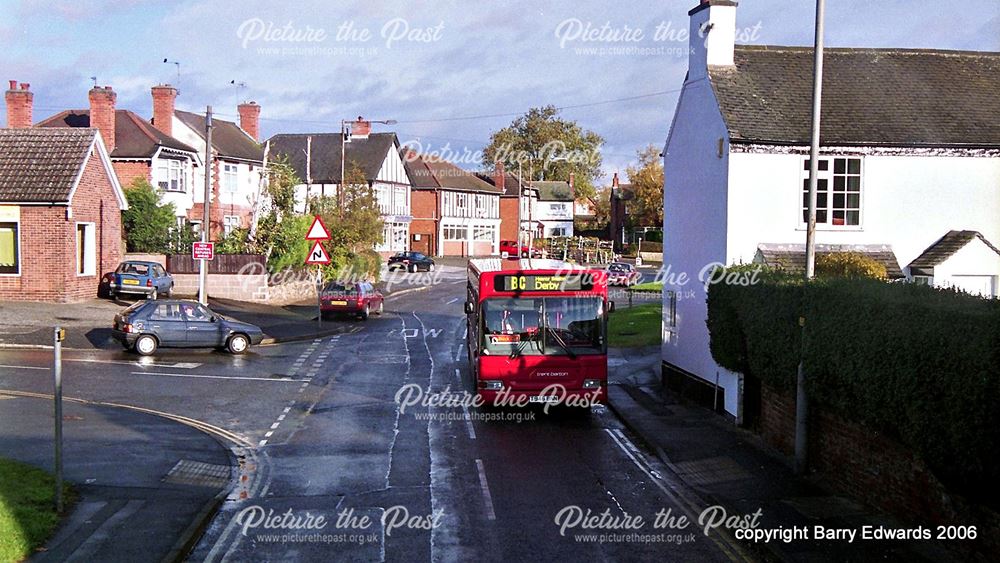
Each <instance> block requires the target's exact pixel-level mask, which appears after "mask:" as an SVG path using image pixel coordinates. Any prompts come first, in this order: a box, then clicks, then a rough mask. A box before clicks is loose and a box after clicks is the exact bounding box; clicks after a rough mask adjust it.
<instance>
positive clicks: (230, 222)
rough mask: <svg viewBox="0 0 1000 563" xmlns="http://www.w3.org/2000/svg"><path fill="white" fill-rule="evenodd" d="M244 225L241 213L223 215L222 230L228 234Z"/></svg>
mask: <svg viewBox="0 0 1000 563" xmlns="http://www.w3.org/2000/svg"><path fill="white" fill-rule="evenodd" d="M241 226H242V221H240V216H239V215H224V216H223V217H222V232H223V234H226V235H228V234H229V233H231V232H233V230H235V229H237V228H239V227H241Z"/></svg>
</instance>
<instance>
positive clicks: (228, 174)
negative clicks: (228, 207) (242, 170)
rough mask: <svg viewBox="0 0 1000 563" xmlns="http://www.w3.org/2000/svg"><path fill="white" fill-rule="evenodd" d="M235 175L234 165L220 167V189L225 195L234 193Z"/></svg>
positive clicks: (235, 185)
mask: <svg viewBox="0 0 1000 563" xmlns="http://www.w3.org/2000/svg"><path fill="white" fill-rule="evenodd" d="M236 179H237V175H236V165H235V164H223V165H222V189H223V191H225V192H227V193H231V194H232V193H236V187H237V182H236Z"/></svg>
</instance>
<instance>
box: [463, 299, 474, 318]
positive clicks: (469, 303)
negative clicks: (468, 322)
mask: <svg viewBox="0 0 1000 563" xmlns="http://www.w3.org/2000/svg"><path fill="white" fill-rule="evenodd" d="M473 311H475V307H474V306H473V305H472V301H466V302H465V314H466V315H471V314H472V313H473Z"/></svg>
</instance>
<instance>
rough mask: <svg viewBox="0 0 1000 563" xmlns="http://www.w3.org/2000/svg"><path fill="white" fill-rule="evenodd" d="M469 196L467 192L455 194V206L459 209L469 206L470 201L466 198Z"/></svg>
mask: <svg viewBox="0 0 1000 563" xmlns="http://www.w3.org/2000/svg"><path fill="white" fill-rule="evenodd" d="M467 197H468V196H467V195H466V194H455V207H456V208H457V209H465V208H466V207H468V206H469V202H468V201H467V200H466V198H467Z"/></svg>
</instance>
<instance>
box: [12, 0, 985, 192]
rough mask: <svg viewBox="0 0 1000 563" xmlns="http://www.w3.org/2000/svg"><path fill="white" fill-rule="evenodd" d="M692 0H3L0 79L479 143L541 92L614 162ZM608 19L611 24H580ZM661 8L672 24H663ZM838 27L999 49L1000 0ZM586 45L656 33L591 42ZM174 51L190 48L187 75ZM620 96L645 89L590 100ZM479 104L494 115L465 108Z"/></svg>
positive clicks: (790, 5) (636, 140) (835, 1)
mask: <svg viewBox="0 0 1000 563" xmlns="http://www.w3.org/2000/svg"><path fill="white" fill-rule="evenodd" d="M696 1H697V0H660V1H657V2H649V1H641V0H617V1H615V2H604V1H592V2H580V1H568V0H557V1H553V2H533V1H523V2H522V1H512V0H499V1H496V2H472V1H468V2H458V1H449V0H441V1H437V2H420V1H407V2H402V1H378V2H372V1H370V0H368V1H364V0H362V1H354V0H338V1H325V0H324V1H312V0H310V1H303V2H263V1H262V2H254V1H241V2H227V1H215V0H189V1H172V2H145V1H142V0H73V1H70V2H62V1H55V2H50V1H34V0H32V1H26V2H20V3H18V2H12V1H10V0H2V1H0V43H2V44H3V45H4V46H5V54H4V57H3V61H2V62H0V68H2V70H3V72H2V73H0V79H3V80H8V79H16V80H19V81H22V82H30V83H31V89H32V90H33V91H34V92H35V114H34V117H35V120H36V121H37V120H40V119H42V118H44V117H47V116H49V115H51V114H53V113H55V112H57V111H60V110H62V109H66V108H82V107H86V105H87V95H86V92H87V90H88V89H89V88H90V86H91V85H92V81H91V79H90V77H91V76H96V77H97V81H98V83H99V84H101V85H110V86H112V87H113V88H114V89H115V90H116V91H117V92H118V107H120V108H127V109H131V110H133V111H136V112H137V113H139V114H140V115H142V116H144V117H149V115H150V114H151V113H152V102H151V99H150V94H149V88H150V86H152V85H154V84H157V83H162V82H169V83H174V84H175V85H179V89H180V91H181V95H180V97H179V98H178V107H179V108H180V109H188V110H192V111H204V107H205V106H206V105H208V104H211V105H212V106H213V107H214V109H215V111H216V112H217V113H218V114H222V117H223V118H228V119H234V120H235V113H236V110H235V106H236V104H237V103H238V102H239V101H240V100H243V99H253V100H255V101H257V102H258V103H259V104H261V105H262V107H263V111H262V116H261V117H262V120H261V127H262V129H263V134H264V136H265V137H266V136H270V135H272V134H275V133H281V132H318V131H336V130H338V129H339V123H340V120H341V119H345V118H351V117H354V116H357V115H364V116H365V117H368V118H373V119H390V118H391V119H396V120H398V121H399V123H398V124H397V125H395V126H394V127H393V128H392V129H393V130H395V131H396V132H397V133H398V135H399V137H400V140H401V141H403V142H407V141H417V142H419V143H420V146H421V147H423V148H424V149H430V150H440V149H443V148H444V147H446V146H447V147H449V148H450V149H451V150H452V151H454V152H455V153H459V154H460V153H462V152H463V151H471V152H474V151H478V150H481V149H482V147H483V146H484V145H485V144H486V142H487V141H488V140H489V136H490V133H491V132H492V131H494V130H496V129H498V128H500V127H503V126H505V125H507V124H509V123H510V121H511V119H512V118H513V115H514V114H519V113H523V112H524V111H526V110H527V109H528V108H529V107H532V106H539V105H544V104H553V105H556V106H583V107H575V108H569V109H566V110H564V111H563V116H564V117H567V118H570V119H574V120H577V121H578V122H579V123H580V124H581V125H582V126H583V127H585V128H587V129H591V130H594V131H596V132H597V133H599V134H601V135H602V136H604V138H605V139H606V145H605V147H604V150H603V153H604V160H605V166H604V168H605V171H606V172H607V173H608V174H609V177H610V173H611V172H614V171H615V170H621V169H624V167H625V166H626V165H627V164H628V163H629V162H630V161H632V160H633V159H634V155H635V151H636V150H637V149H639V148H641V147H643V146H645V145H646V144H649V143H653V144H655V145H661V144H662V143H663V141H664V139H665V138H666V134H667V129H668V127H669V123H670V118H671V116H672V114H673V111H674V106H675V104H676V101H677V95H676V93H675V92H674V91H675V90H677V89H678V88H679V87H680V86H681V83H682V81H683V78H684V72H685V70H686V67H687V57H686V54H678V53H677V52H676V51H681V50H682V48H683V47H684V46H686V42H685V41H679V40H677V39H676V37H675V36H672V32H673V31H676V30H686V29H687V25H688V16H687V11H688V10H689V9H690V8H692V7H694V6H695V4H696ZM814 9H815V8H814V3H813V2H807V1H790V0H784V1H778V0H744V1H743V2H741V5H740V7H739V8H738V9H737V26H738V27H741V28H745V29H746V30H747V31H748V33H747V37H748V39H749V41H744V42H752V43H754V44H781V45H811V44H812V26H813V16H814V12H813V10H814ZM605 24H607V25H608V26H609V29H611V30H613V31H614V32H616V33H617V35H618V40H617V41H612V42H603V41H599V42H583V41H581V40H580V39H573V38H572V37H570V35H571V34H572V32H573V31H574V30H575V29H576V28H579V27H582V26H587V25H589V26H591V28H600V27H601V26H604V25H605ZM268 26H270V29H271V32H272V33H273V34H274V35H273V37H272V39H273V40H270V41H268V40H266V32H267V29H268ZM286 26H287V27H286ZM657 26H659V27H660V29H661V30H664V29H665V30H667V31H665V32H663V33H664V34H665V35H666V38H665V39H663V40H660V41H657V40H656V39H655V38H654V33H655V31H656V29H657ZM283 29H288V30H290V31H287V32H283V31H282V30H283ZM753 29H756V30H757V31H756V34H753V33H752V30H753ZM275 30H277V31H275ZM558 30H562V32H561V33H562V35H559V34H557V31H558ZM637 30H639V31H641V32H642V36H641V37H638V36H637V34H636V31H637ZM754 35H755V36H754ZM293 39H294V40H293ZM626 39H627V40H626ZM826 40H827V45H829V46H835V47H848V46H864V47H915V48H938V49H970V50H984V51H1000V2H998V1H997V0H965V1H964V2H961V3H949V2H940V1H939V0H881V1H867V0H830V1H828V2H827V35H826ZM591 47H595V48H602V47H604V48H607V47H637V48H643V49H658V50H659V51H658V52H656V53H654V54H648V53H647V54H608V53H605V54H598V53H593V52H583V51H580V50H579V49H581V48H582V49H586V48H591ZM165 57H166V58H169V59H170V60H175V61H179V62H180V78H179V80H178V77H177V67H176V66H175V65H173V64H164V63H163V62H162V61H163V59H164V58H165ZM230 81H236V82H237V83H244V84H245V85H246V86H245V87H243V88H238V87H236V86H233V85H231V84H230ZM660 92H666V93H663V94H656V93H660ZM647 94H656V95H650V96H646V95H647ZM640 96H641V97H640ZM622 98H633V99H630V100H626V101H620V102H613V103H600V104H596V105H594V104H595V103H597V102H604V101H608V100H619V99H622ZM588 104H590V105H588ZM470 116H494V117H482V118H477V119H455V118H460V117H470ZM0 119H3V120H5V119H6V116H5V115H4V116H2V117H0ZM376 127H378V126H376ZM463 166H465V167H469V166H468V165H464V164H463Z"/></svg>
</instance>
